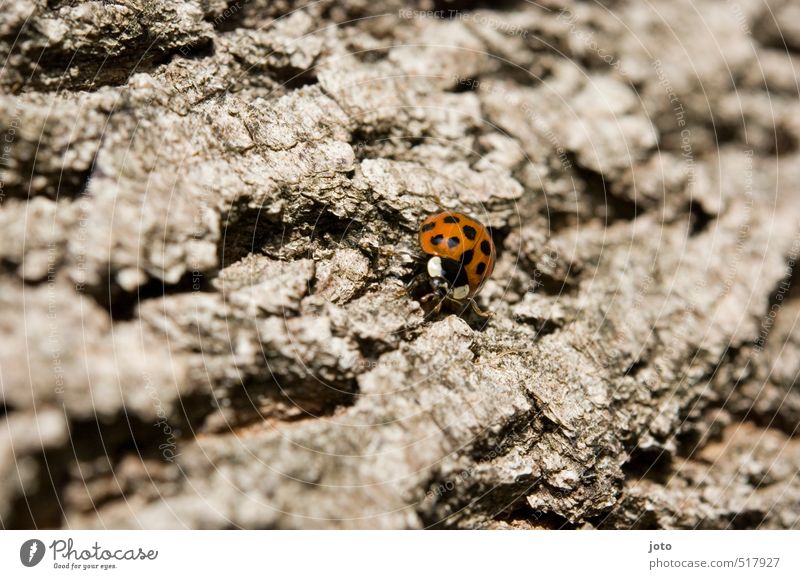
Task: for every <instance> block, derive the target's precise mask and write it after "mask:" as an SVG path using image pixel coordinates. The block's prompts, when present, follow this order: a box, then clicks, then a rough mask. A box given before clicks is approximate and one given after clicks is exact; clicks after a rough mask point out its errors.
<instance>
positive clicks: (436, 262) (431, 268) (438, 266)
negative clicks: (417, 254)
mask: <svg viewBox="0 0 800 579" xmlns="http://www.w3.org/2000/svg"><path fill="white" fill-rule="evenodd" d="M443 273H444V270H443V269H442V258H441V257H439V256H438V255H437V256H435V257H432V258H430V259H429V260H428V275H429V276H431V277H444V276H443V275H442V274H443Z"/></svg>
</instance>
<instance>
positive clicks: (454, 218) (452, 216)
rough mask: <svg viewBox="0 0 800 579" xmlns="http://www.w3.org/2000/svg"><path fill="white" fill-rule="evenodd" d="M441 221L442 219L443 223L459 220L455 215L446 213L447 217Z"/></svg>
mask: <svg viewBox="0 0 800 579" xmlns="http://www.w3.org/2000/svg"><path fill="white" fill-rule="evenodd" d="M442 221H444V222H445V223H458V222H459V221H461V220H460V219H459V218H458V217H456V216H455V215H448V216H447V217H445V218H444V219H442Z"/></svg>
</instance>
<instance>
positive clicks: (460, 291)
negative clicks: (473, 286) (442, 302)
mask: <svg viewBox="0 0 800 579" xmlns="http://www.w3.org/2000/svg"><path fill="white" fill-rule="evenodd" d="M468 295H469V286H468V285H462V286H460V287H454V288H453V299H454V300H463V299H464V298H465V297H467V296H468Z"/></svg>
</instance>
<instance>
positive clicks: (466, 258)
mask: <svg viewBox="0 0 800 579" xmlns="http://www.w3.org/2000/svg"><path fill="white" fill-rule="evenodd" d="M474 255H475V252H473V251H472V250H471V249H468V250H467V251H465V252H464V253H462V254H461V265H469V262H471V261H472V258H473V256H474Z"/></svg>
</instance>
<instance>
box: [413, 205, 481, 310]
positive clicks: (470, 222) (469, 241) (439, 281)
mask: <svg viewBox="0 0 800 579" xmlns="http://www.w3.org/2000/svg"><path fill="white" fill-rule="evenodd" d="M419 245H420V247H421V248H422V251H423V252H425V254H426V255H429V256H430V258H429V259H428V263H427V274H428V283H429V285H430V289H431V291H432V293H430V294H428V295H427V296H425V297H423V298H422V300H421V301H423V302H425V301H428V300H430V299H432V298H434V297H438V298H439V303H438V304H437V305H436V308H435V309H434V312H433V313H437V312H438V311H439V310H440V309H441V307H442V304H443V303H444V302H446V301H449V302H453V303H454V304H456V305H458V306H460V305H464V304H466V303H469V305H470V307H471V308H472V311H473V312H475V313H476V314H478V315H479V316H482V317H489V316H491V315H492V314H491V312H483V311H481V309H480V308H479V307H478V305H477V304H476V303H475V300H474V299H473V298H474V297H475V296H476V295H477V294H478V292H479V291H480V290H481V288H482V287H483V284H484V283H485V282H486V280H487V279H489V276H490V275H492V271H493V270H494V262H495V257H496V252H495V247H494V241H492V236H491V235H490V234H489V231H488V230H487V229H486V227H484V226H483V225H482V224H481V223H479V222H478V221H475V220H474V219H472V218H471V217H468V216H466V215H464V214H463V213H456V212H453V211H445V212H443V213H439V214H438V215H433V216H431V217H428V218H427V219H426V220H425V221H423V222H422V225H420V228H419Z"/></svg>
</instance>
